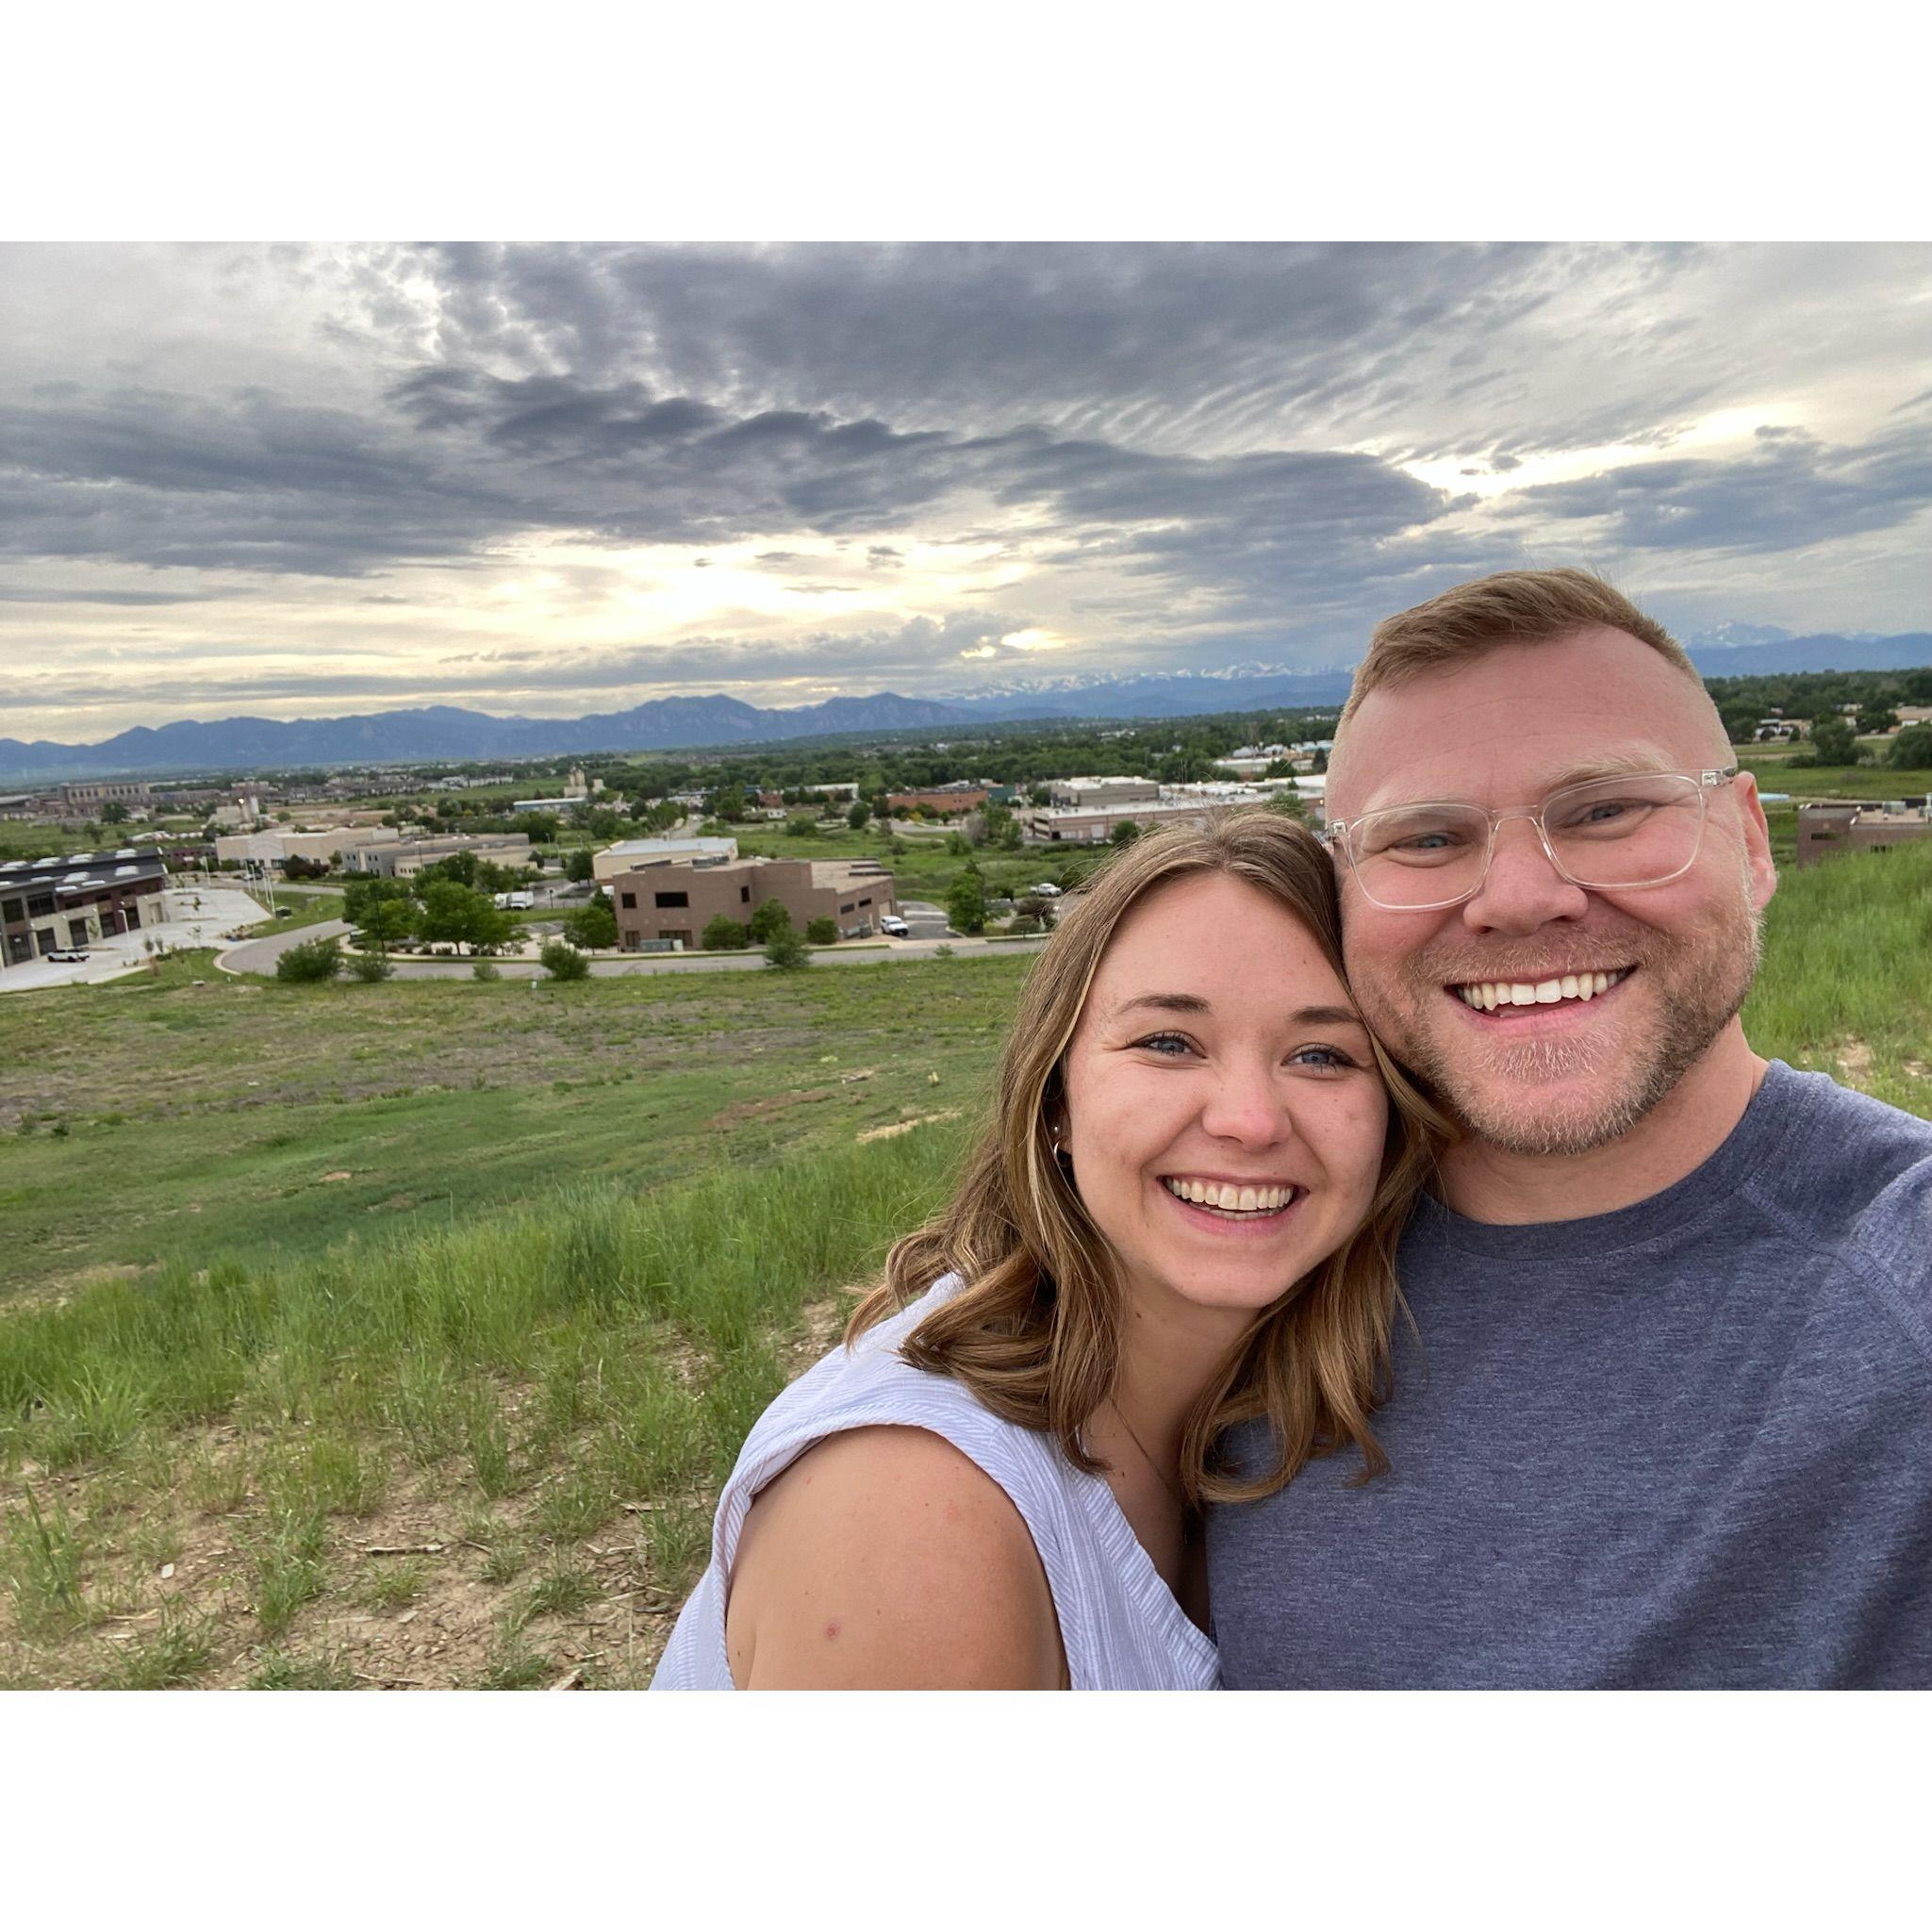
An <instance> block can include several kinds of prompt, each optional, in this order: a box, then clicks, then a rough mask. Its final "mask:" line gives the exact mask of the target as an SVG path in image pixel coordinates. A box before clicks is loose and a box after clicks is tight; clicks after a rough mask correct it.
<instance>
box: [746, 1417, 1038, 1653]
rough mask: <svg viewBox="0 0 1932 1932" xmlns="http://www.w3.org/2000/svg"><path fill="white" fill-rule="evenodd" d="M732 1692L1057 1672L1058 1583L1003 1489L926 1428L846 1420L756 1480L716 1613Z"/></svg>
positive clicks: (974, 1464)
mask: <svg viewBox="0 0 1932 1932" xmlns="http://www.w3.org/2000/svg"><path fill="white" fill-rule="evenodd" d="M725 1646H726V1651H727V1654H728V1655H729V1657H730V1660H731V1670H732V1678H733V1681H734V1682H735V1683H736V1684H737V1686H738V1688H739V1689H740V1690H745V1691H762V1690H789V1691H805V1690H821V1691H919V1690H925V1691H1025V1690H1055V1689H1058V1688H1060V1687H1061V1686H1062V1685H1063V1684H1064V1683H1065V1661H1064V1660H1063V1657H1062V1653H1061V1645H1060V1630H1059V1626H1058V1623H1057V1622H1056V1620H1055V1618H1054V1614H1053V1598H1052V1593H1051V1592H1050V1591H1049V1588H1048V1585H1047V1576H1046V1572H1045V1571H1044V1570H1043V1569H1042V1568H1041V1566H1040V1559H1039V1553H1038V1552H1037V1551H1036V1550H1035V1549H1034V1547H1033V1540H1032V1536H1031V1535H1030V1534H1029V1533H1028V1530H1027V1527H1026V1524H1025V1523H1024V1522H1023V1521H1022V1520H1021V1518H1020V1514H1019V1511H1017V1510H1016V1509H1015V1508H1014V1506H1013V1504H1012V1502H1011V1501H1009V1500H1008V1498H1007V1495H1006V1493H1005V1491H1003V1490H1002V1489H1001V1488H1000V1487H999V1484H998V1483H997V1482H995V1481H994V1480H993V1478H991V1477H989V1476H988V1475H987V1474H986V1473H985V1472H984V1471H983V1469H981V1468H980V1467H979V1466H978V1465H977V1464H976V1463H974V1462H973V1461H971V1460H970V1459H968V1458H967V1457H966V1456H964V1455H962V1454H961V1453H960V1452H959V1450H957V1449H955V1448H954V1447H953V1446H952V1445H951V1444H950V1443H949V1442H947V1441H946V1440H945V1439H944V1438H943V1437H940V1436H936V1435H933V1434H932V1433H930V1432H929V1431H927V1430H925V1429H920V1428H861V1429H850V1430H847V1431H845V1432H843V1433H841V1434H838V1435H835V1436H829V1437H827V1438H826V1440H825V1441H824V1442H822V1443H819V1444H817V1445H816V1446H814V1447H813V1448H811V1449H808V1450H807V1451H806V1452H805V1454H804V1455H802V1456H801V1457H800V1458H799V1460H798V1461H796V1462H794V1463H793V1464H792V1465H791V1467H790V1468H788V1469H787V1470H785V1472H784V1474H783V1475H782V1476H780V1477H778V1478H776V1479H775V1480H773V1481H772V1482H770V1483H768V1485H767V1486H766V1487H765V1488H764V1489H763V1490H761V1491H760V1492H759V1494H758V1498H757V1500H756V1501H755V1502H754V1503H753V1504H752V1506H751V1514H750V1515H749V1516H748V1517H747V1518H746V1520H745V1528H744V1534H743V1536H742V1537H741V1539H740V1541H739V1544H738V1550H737V1557H736V1560H735V1563H734V1565H733V1569H732V1582H731V1600H730V1605H729V1608H728V1610H727V1613H726V1618H725Z"/></svg>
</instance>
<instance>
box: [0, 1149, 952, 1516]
mask: <svg viewBox="0 0 1932 1932" xmlns="http://www.w3.org/2000/svg"><path fill="white" fill-rule="evenodd" d="M955 1144H956V1135H955V1134H949V1133H948V1132H947V1131H944V1130H935V1131H922V1132H920V1133H917V1134H907V1135H903V1136H900V1137H899V1138H897V1139H894V1140H889V1141H883V1142H877V1143H874V1144H872V1145H869V1146H867V1147H863V1148H860V1147H854V1148H845V1149H840V1150H837V1151H834V1152H830V1153H821V1154H816V1155H813V1156H811V1157H809V1158H807V1159H804V1160H801V1161H798V1162H794V1163H792V1164H787V1165H784V1166H782V1167H778V1168H774V1169H771V1170H768V1171H763V1170H750V1171H747V1170H733V1171H729V1172H725V1173H719V1174H716V1175H712V1176H708V1177H706V1178H704V1179H702V1180H700V1181H691V1182H686V1183H685V1184H682V1185H679V1186H676V1187H673V1188H669V1189H667V1190H664V1191H663V1192H661V1193H658V1194H656V1195H652V1196H649V1197H643V1198H638V1197H631V1196H627V1195H625V1194H623V1193H622V1192H620V1191H619V1189H618V1188H617V1187H616V1186H615V1185H613V1184H608V1183H603V1184H597V1185H580V1186H567V1187H563V1188H560V1189H559V1190H557V1192H556V1193H555V1195H554V1196H553V1197H552V1198H551V1199H550V1200H548V1201H546V1202H543V1203H540V1204H537V1205H532V1206H526V1207H523V1208H520V1209H517V1210H513V1211H509V1212H505V1213H502V1214H497V1215H494V1216H491V1217H489V1218H487V1219H485V1220H481V1221H477V1222H473V1223H471V1224H468V1225H463V1226H458V1227H454V1228H450V1229H446V1230H438V1231H437V1232H434V1233H429V1234H419V1235H417V1236H415V1237H413V1238H409V1239H405V1240H399V1241H396V1242H393V1243H391V1244H389V1245H388V1246H386V1247H342V1248H340V1249H338V1250H336V1251H333V1252H331V1253H330V1254H328V1255H326V1256H324V1257H322V1259H320V1260H316V1261H311V1262H305V1263H298V1264H296V1265H294V1266H291V1267H287V1268H281V1269H275V1268H267V1269H258V1270H248V1269H244V1268H242V1267H240V1266H239V1265H237V1264H234V1263H216V1264H213V1265H211V1266H210V1267H208V1268H207V1269H206V1270H203V1271H195V1270H191V1269H190V1268H188V1267H186V1266H184V1265H176V1266H173V1267H171V1268H169V1269H167V1270H166V1271H164V1272H163V1273H162V1274H161V1275H160V1277H159V1278H158V1279H157V1280H153V1281H151V1282H144V1283H140V1284H136V1283H132V1282H120V1281H115V1282H107V1283H103V1284H100V1285H99V1286H97V1287H94V1288H92V1289H91V1290H88V1291H85V1292H83V1293H82V1294H80V1295H78V1296H75V1297H74V1300H73V1301H72V1302H70V1303H68V1304H67V1305H65V1306H59V1307H49V1308H26V1309H21V1310H18V1311H17V1312H15V1313H12V1314H11V1315H10V1316H9V1317H8V1319H7V1320H6V1321H5V1322H4V1323H0V1458H4V1459H5V1460H6V1462H7V1464H8V1466H11V1465H12V1464H13V1463H15V1462H17V1461H18V1460H19V1459H20V1458H21V1457H23V1456H25V1455H29V1454H30V1455H32V1456H33V1457H34V1458H35V1459H36V1460H38V1461H41V1462H43V1463H47V1464H50V1465H64V1464H68V1463H72V1462H76V1461H83V1460H87V1459H91V1458H97V1457H99V1456H100V1455H102V1454H104V1453H106V1452H107V1451H110V1450H112V1449H113V1448H115V1447H116V1446H118V1445H121V1444H123V1443H124V1442H126V1441H127V1440H128V1439H129V1438H130V1437H132V1436H133V1435H134V1434H136V1433H137V1432H138V1431H140V1430H141V1429H143V1428H149V1427H152V1426H154V1425H157V1424H158V1425H163V1426H174V1425H178V1424H182V1423H186V1422H190V1421H195V1420H203V1419H207V1418H211V1417H216V1416H224V1415H229V1414H237V1415H239V1416H240V1417H242V1418H243V1419H245V1420H247V1421H249V1422H251V1423H255V1424H257V1425H263V1426H266V1425H271V1424H280V1425H286V1424H294V1423H305V1424H314V1425H318V1426H321V1427H322V1428H325V1429H326V1430H327V1431H329V1432H328V1433H326V1434H324V1435H322V1436H321V1437H320V1438H319V1439H317V1440H316V1441H315V1442H314V1443H312V1444H311V1445H309V1446H308V1447H307V1448H306V1449H305V1450H304V1451H303V1452H302V1458H303V1460H302V1461H301V1463H300V1465H299V1466H297V1467H295V1468H293V1469H292V1470H286V1471H280V1472H271V1480H274V1481H279V1483H280V1486H281V1488H282V1489H284V1490H287V1491H289V1494H288V1495H286V1496H284V1495H280V1494H278V1496H277V1498H276V1500H277V1501H278V1502H281V1503H287V1504H291V1505H292V1502H293V1500H294V1498H295V1496H296V1495H297V1494H300V1495H302V1496H303V1497H305V1498H306V1499H307V1500H308V1501H309V1502H310V1503H311V1504H312V1505H313V1506H314V1507H316V1508H318V1509H321V1510H323V1511H359V1510H363V1509H367V1508H369V1507H372V1504H373V1502H374V1501H375V1500H376V1498H377V1496H378V1495H379V1493H380V1483H379V1481H378V1480H377V1478H376V1477H375V1476H374V1474H373V1473H372V1470H371V1469H370V1468H369V1467H368V1466H367V1464H366V1462H365V1461H364V1460H363V1459H362V1458H361V1457H360V1456H359V1455H358V1452H357V1451H356V1450H355V1447H354V1446H353V1445H350V1444H348V1443H347V1442H345V1441H343V1440H341V1439H340V1436H339V1432H340V1431H343V1430H348V1429H357V1428H362V1429H368V1428H374V1429H378V1430H383V1431H387V1432H388V1433H389V1434H390V1435H391V1436H392V1438H393V1439H394V1440H396V1441H398V1442H399V1443H401V1444H402V1445H405V1447H406V1449H407V1450H408V1452H409V1454H410V1455H411V1457H412V1458H413V1459H414V1460H416V1461H420V1462H422V1463H425V1464H426V1463H431V1462H435V1461H439V1460H440V1459H441V1458H442V1457H444V1456H446V1455H450V1454H453V1453H456V1452H464V1453H467V1454H468V1455H469V1456H470V1457H471V1460H472V1461H473V1462H474V1464H475V1466H476V1472H477V1475H478V1478H479V1480H480V1481H481V1482H482V1485H483V1488H484V1490H485V1493H486V1494H488V1493H489V1492H490V1491H491V1490H495V1491H497V1492H498V1493H501V1492H502V1491H504V1489H506V1488H507V1487H508V1486H509V1483H510V1481H511V1479H512V1463H513V1460H514V1457H515V1454H516V1445H514V1444H513V1443H512V1441H511V1440H510V1438H509V1436H508V1434H507V1433H506V1432H505V1427H504V1422H503V1420H502V1417H501V1412H500V1411H499V1410H498V1409H497V1408H496V1406H495V1405H494V1404H493V1403H491V1402H487V1401H486V1402H481V1403H480V1402H479V1399H478V1397H479V1391H480V1390H481V1389H482V1387H483V1383H482V1382H481V1380H480V1378H483V1377H487V1376H508V1377H512V1378H517V1379H534V1380H535V1381H536V1382H537V1398H536V1400H535V1402H534V1404H533V1405H532V1406H533V1409H534V1413H533V1414H532V1415H531V1416H530V1418H529V1420H528V1423H527V1425H526V1429H527V1436H528V1440H527V1442H526V1445H525V1448H526V1452H527V1451H532V1450H534V1451H539V1452H540V1451H541V1450H543V1449H545V1448H547V1447H550V1446H553V1445H555V1444H556V1443H558V1442H560V1441H562V1440H563V1439H564V1438H565V1437H566V1436H568V1435H569V1433H570V1431H571V1430H573V1429H574V1428H578V1427H580V1426H581V1425H582V1424H584V1423H585V1422H586V1421H598V1422H604V1423H608V1424H609V1425H610V1426H611V1435H610V1438H609V1448H608V1454H607V1458H606V1464H605V1466H604V1467H603V1469H602V1470H601V1471H600V1472H599V1473H600V1474H601V1475H602V1476H603V1477H604V1478H607V1480H608V1481H609V1482H610V1483H612V1484H616V1485H618V1486H619V1487H622V1488H625V1489H632V1490H635V1489H644V1488H649V1487H650V1486H652V1485H653V1484H655V1483H659V1482H663V1481H666V1480H676V1479H679V1478H683V1477H685V1476H688V1475H691V1474H694V1473H696V1472H697V1471H698V1470H699V1469H700V1468H702V1467H703V1466H705V1465H706V1463H707V1461H710V1460H714V1459H715V1454H716V1452H717V1450H718V1446H719V1445H721V1444H723V1443H725V1442H726V1441H727V1440H730V1439H731V1438H732V1437H733V1434H734V1432H736V1434H738V1435H742V1432H743V1428H745V1427H748V1426H749V1424H750V1422H751V1420H752V1419H753V1417H754V1416H755V1414H756V1412H757V1409H758V1408H759V1407H760V1406H762V1404H763V1403H764V1402H765V1401H767V1400H768V1399H769V1397H770V1395H771V1394H772V1393H773V1392H774V1391H775V1389H776V1387H777V1386H779V1385H780V1383H781V1381H782V1375H781V1373H780V1370H779V1368H778V1364H777V1358H776V1357H775V1355H774V1354H773V1353H772V1344H773V1337H774V1335H775V1334H776V1333H778V1332H779V1331H781V1330H783V1329H784V1328H785V1327H786V1326H787V1325H788V1324H789V1323H790V1322H792V1321H793V1320H794V1319H795V1317H796V1315H797V1313H798V1311H799V1310H800V1308H801V1306H803V1305H804V1304H805V1303H807V1302H808V1301H810V1300H812V1299H813V1298H815V1297H816V1296H820V1295H822V1294H824V1293H825V1292H826V1291H827V1289H828V1288H829V1287H832V1286H835V1285H837V1284H839V1283H841V1282H844V1281H848V1280H855V1279H857V1278H858V1277H859V1276H861V1275H862V1274H865V1273H867V1272H868V1271H869V1270H870V1269H872V1268H873V1267H875V1266H876V1264H877V1263H878V1261H879V1259H880V1258H881V1256H882V1255H883V1250H884V1248H885V1247H886V1245H887V1244H888V1243H889V1242H890V1241H891V1240H892V1239H893V1238H894V1237H895V1236H896V1235H898V1234H900V1233H902V1232H903V1231H904V1230H906V1229H907V1228H908V1227H910V1226H911V1225H913V1223H914V1222H915V1221H916V1219H917V1218H919V1217H920V1216H922V1215H923V1214H926V1213H928V1212H929V1211H930V1210H931V1209H932V1208H933V1205H934V1204H935V1203H936V1201H937V1200H938V1199H939V1197H941V1194H942V1193H943V1190H944V1188H945V1185H946V1182H947V1180H948V1177H949V1172H950V1168H951V1156H952V1152H953V1149H954V1147H955ZM646 1330H650V1331H652V1332H653V1333H654V1334H655V1336H656V1343H655V1346H654V1348H647V1349H645V1350H644V1351H643V1352H642V1353H637V1352H635V1345H636V1343H637V1342H638V1340H639V1339H640V1337H641V1336H642V1334H643V1331H646ZM671 1346H685V1347H686V1348H689V1349H693V1350H695V1351H697V1352H698V1353H699V1354H700V1355H701V1356H702V1358H704V1360H705V1361H706V1362H707V1363H708V1364H709V1365H710V1367H709V1372H708V1373H707V1374H706V1375H705V1376H703V1377H702V1378H701V1379H697V1380H695V1381H682V1380H679V1379H676V1378H674V1377H672V1376H671V1375H670V1374H669V1372H668V1370H667V1369H666V1367H665V1365H664V1364H665V1356H664V1350H665V1349H667V1348H669V1347H671Z"/></svg>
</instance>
